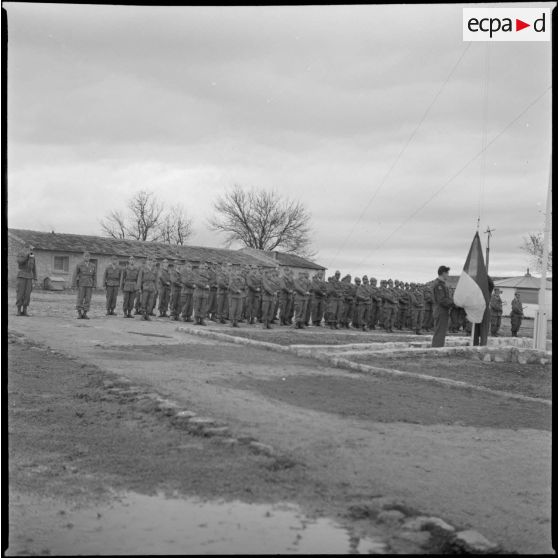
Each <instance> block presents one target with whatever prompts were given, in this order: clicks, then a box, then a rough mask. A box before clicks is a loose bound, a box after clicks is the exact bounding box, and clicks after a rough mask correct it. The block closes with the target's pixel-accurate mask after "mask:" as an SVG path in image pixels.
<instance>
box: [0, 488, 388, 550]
mask: <svg viewBox="0 0 558 558" xmlns="http://www.w3.org/2000/svg"><path fill="white" fill-rule="evenodd" d="M385 551H386V547H385V545H384V544H383V543H382V542H381V541H380V540H379V539H378V540H374V539H372V538H360V539H359V538H358V537H354V536H352V534H351V532H350V531H349V530H348V529H346V528H344V527H342V526H341V525H339V524H337V523H335V522H334V521H333V520H331V519H328V518H318V519H310V518H308V517H306V516H305V515H304V514H303V513H302V511H301V510H300V508H299V507H298V506H296V505H294V504H289V503H283V504H274V505H255V504H247V503H244V502H240V501H234V502H223V501H212V502H202V501H199V500H195V499H187V500H184V499H178V498H168V497H165V496H164V495H162V494H159V495H156V496H146V495H142V494H137V493H128V494H126V495H124V496H120V497H119V498H118V499H117V500H115V501H113V502H112V503H111V504H110V505H106V504H105V505H98V506H94V507H88V508H83V507H80V508H73V507H70V506H68V505H66V506H64V505H63V504H61V502H56V501H53V500H40V501H33V502H32V501H30V500H27V498H25V497H22V496H20V497H14V498H12V500H11V502H10V540H9V548H8V551H7V553H6V555H8V556H18V555H43V556H45V555H91V554H97V555H99V554H101V555H103V554H104V555H108V554H347V553H355V554H361V553H362V554H369V553H384V552H385Z"/></svg>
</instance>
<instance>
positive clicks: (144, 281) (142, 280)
mask: <svg viewBox="0 0 558 558" xmlns="http://www.w3.org/2000/svg"><path fill="white" fill-rule="evenodd" d="M137 289H138V291H140V292H141V313H142V314H143V319H144V320H151V318H150V317H149V309H150V308H151V307H152V302H153V298H154V296H155V292H156V289H157V271H156V269H155V265H154V261H153V258H152V257H151V256H147V258H146V259H145V264H144V266H143V267H141V268H140V270H139V273H138V282H137Z"/></svg>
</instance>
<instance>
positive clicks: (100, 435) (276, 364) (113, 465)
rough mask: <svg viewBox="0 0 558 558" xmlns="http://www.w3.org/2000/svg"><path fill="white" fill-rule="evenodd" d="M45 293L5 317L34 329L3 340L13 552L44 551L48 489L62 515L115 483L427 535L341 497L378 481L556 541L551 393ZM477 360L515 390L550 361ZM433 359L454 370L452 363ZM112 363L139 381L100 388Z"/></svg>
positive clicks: (546, 542)
mask: <svg viewBox="0 0 558 558" xmlns="http://www.w3.org/2000/svg"><path fill="white" fill-rule="evenodd" d="M34 294H35V293H34ZM41 295H42V298H41V296H36V297H35V299H34V304H32V307H31V308H30V310H31V313H32V314H33V317H32V318H17V317H15V316H9V324H8V327H9V330H10V331H12V332H13V334H14V335H23V336H25V338H26V339H28V340H31V341H32V342H33V343H37V344H39V345H40V346H39V347H33V346H32V345H29V344H28V343H13V344H10V345H9V347H10V353H9V361H8V398H9V432H8V434H9V452H10V498H11V500H10V531H11V544H12V547H11V549H12V550H13V554H29V553H31V554H41V553H47V552H49V547H48V544H47V543H46V542H45V541H46V539H45V536H44V532H45V530H46V528H47V527H48V526H51V525H50V524H48V522H46V520H44V521H41V519H40V518H38V517H37V516H36V515H33V513H32V510H33V509H34V508H33V504H32V503H33V502H35V503H36V502H37V501H51V499H53V501H54V502H56V504H55V508H56V509H58V511H63V512H64V514H62V515H61V516H60V517H63V520H62V519H60V517H59V519H60V521H61V522H62V523H60V525H62V527H60V526H59V528H60V529H62V528H63V527H64V521H66V519H68V518H70V517H71V514H72V513H74V512H73V511H72V510H74V509H76V507H79V506H81V507H83V506H86V507H87V506H88V507H91V506H94V505H97V503H99V504H100V503H101V502H106V501H110V500H112V499H113V498H114V497H115V496H114V494H115V492H119V491H124V492H126V491H133V492H136V493H140V494H154V493H156V492H158V491H163V492H168V493H172V494H175V495H178V496H177V497H181V498H186V497H190V496H197V497H200V498H204V499H215V498H224V499H227V500H241V501H244V502H251V503H254V502H258V503H277V502H285V501H288V502H293V503H296V504H298V505H300V506H301V507H302V509H303V510H304V512H305V513H306V514H308V515H309V516H312V517H316V516H324V517H325V516H327V517H332V518H335V519H336V520H338V521H340V522H342V523H343V524H344V525H346V526H347V528H349V529H351V533H352V536H353V537H357V538H358V537H366V536H379V537H381V538H382V540H384V541H386V542H387V544H388V546H387V550H388V552H392V553H394V552H395V553H396V552H427V551H428V547H427V546H426V547H424V546H423V547H420V545H418V544H417V543H416V541H414V542H413V543H411V542H409V540H407V539H405V538H402V536H401V531H400V529H398V528H395V527H394V526H390V525H386V524H381V523H379V522H378V521H374V520H372V519H371V518H366V519H363V518H362V517H356V516H355V515H354V514H353V515H351V513H349V512H348V510H350V509H352V507H353V508H354V506H359V505H366V504H367V503H369V502H370V501H371V500H372V499H373V498H374V497H378V496H388V497H393V498H395V499H397V500H398V501H400V502H402V503H403V504H404V508H403V509H405V510H407V511H409V510H415V511H420V513H425V514H429V515H435V516H438V517H441V518H443V519H444V520H446V521H448V522H450V523H452V524H453V525H455V526H457V527H458V528H472V529H476V530H478V531H480V532H481V533H483V534H484V535H485V536H486V537H488V538H489V539H490V540H493V541H495V542H497V543H499V544H501V545H502V546H503V547H505V548H506V549H507V550H510V551H516V552H520V553H530V552H534V553H543V552H552V546H551V541H550V448H551V446H550V443H551V434H550V419H551V408H550V407H549V406H548V405H544V404H542V403H536V402H520V401H512V400H509V399H504V398H501V397H498V396H496V395H493V394H490V393H478V392H472V391H471V390H467V389H458V388H450V387H441V386H434V385H432V384H425V383H423V382H421V381H420V380H414V379H412V378H404V379H401V378H397V379H396V378H386V377H382V378H378V377H374V378H373V377H369V376H366V375H364V374H355V373H350V372H347V371H343V370H340V369H336V368H333V367H330V366H325V365H324V364H322V363H319V362H317V361H315V360H313V359H311V358H300V357H296V356H294V355H289V354H279V353H273V352H270V351H266V350H262V349H257V348H253V347H246V346H239V345H233V344H227V343H222V342H217V341H212V340H209V339H207V340H206V339H201V338H199V337H194V336H190V335H187V334H185V333H181V332H178V331H176V325H177V324H176V323H175V322H171V321H169V320H163V319H160V320H154V321H153V322H143V321H140V320H139V319H136V320H124V319H123V318H122V316H117V317H108V316H104V315H103V314H104V312H102V308H103V301H102V297H101V296H98V297H96V298H95V299H94V306H93V309H92V312H91V316H92V319H91V320H89V321H82V320H75V317H74V315H73V312H72V310H71V299H70V298H69V297H67V295H66V296H65V297H62V296H61V295H58V294H47V293H45V294H43V293H41ZM181 325H183V324H181ZM246 329H247V326H245V327H244V328H240V331H241V332H242V331H243V330H244V331H246ZM315 329H316V330H317V328H315ZM274 331H275V330H271V332H268V331H264V332H263V333H264V334H266V335H267V334H268V333H272V334H273V332H274ZM311 331H312V330H310V329H309V330H305V331H304V334H305V335H307V336H309V335H310V332H311ZM235 333H236V332H235ZM293 333H300V332H295V331H294V330H292V331H290V332H289V333H288V335H291V334H293ZM336 333H337V332H336ZM285 335H287V334H285ZM313 339H314V338H313ZM266 340H270V339H269V338H268V339H266ZM278 342H283V343H285V340H283V341H281V340H279V341H278ZM310 342H312V341H308V340H307V339H305V340H304V343H310ZM343 342H344V343H346V342H347V341H346V340H345V341H343ZM349 342H353V341H349ZM368 342H370V341H368ZM320 343H321V342H320ZM45 347H50V348H51V349H53V350H54V351H55V353H52V352H51V351H48V350H45ZM407 364H410V363H407ZM446 364H448V363H446ZM482 364H483V365H484V366H491V370H492V371H495V372H496V374H495V377H502V376H504V375H505V374H510V382H509V384H505V383H504V384H503V385H510V389H511V388H512V387H513V386H512V384H516V383H517V384H518V385H519V384H521V387H520V389H521V392H522V393H523V392H525V393H527V392H528V391H529V390H532V391H533V392H534V393H538V394H540V395H539V396H541V397H546V396H547V394H548V385H549V382H550V378H549V373H548V371H547V370H546V369H545V368H544V367H541V366H540V365H539V368H537V365H529V366H528V367H527V366H526V368H525V370H527V368H529V370H531V371H532V372H533V376H532V377H531V378H529V379H528V381H526V380H527V378H525V379H524V380H525V381H524V383H523V384H522V383H521V379H520V377H521V375H520V373H519V369H516V368H518V365H515V369H512V368H509V366H511V365H508V368H505V367H502V368H498V366H499V365H502V366H503V365H504V364H505V363H490V364H488V363H482ZM386 365H387V363H386ZM399 365H400V363H398V364H397V367H399ZM495 365H498V366H495ZM390 366H391V367H395V366H393V363H391V364H390ZM402 366H403V365H402ZM531 367H534V368H531ZM443 368H444V370H445V372H444V374H446V373H447V374H448V376H447V377H457V376H453V375H452V374H458V372H457V371H458V370H459V369H460V368H461V366H460V365H459V364H458V363H457V362H454V363H449V365H445V366H444V367H443ZM472 370H473V372H471V374H469V381H471V382H478V383H479V384H481V385H483V384H482V380H483V377H484V376H483V373H482V370H480V368H479V369H478V370H477V369H472ZM429 373H432V371H431V370H429ZM122 377H123V378H127V379H129V380H131V382H132V384H133V386H136V387H137V388H138V392H137V393H132V394H131V395H130V394H128V395H124V394H122V393H116V394H115V393H114V392H111V391H110V390H107V389H106V388H105V384H104V383H103V382H106V381H107V379H109V380H111V379H112V380H113V381H114V380H115V379H118V378H122ZM516 380H517V382H516ZM498 389H502V386H500V385H499V386H498ZM147 392H156V393H158V394H160V395H161V396H165V397H168V398H169V399H172V400H173V401H175V402H176V403H177V405H179V407H180V408H184V409H188V410H191V411H193V412H196V413H197V414H199V415H201V416H210V417H213V418H214V419H215V420H217V421H218V422H219V424H225V425H227V426H228V427H229V429H230V432H231V435H232V436H234V437H235V438H236V439H239V440H240V439H242V438H250V437H251V438H253V439H255V440H258V441H259V442H262V443H264V444H268V445H271V446H272V447H273V448H274V453H273V455H272V456H267V455H263V454H259V453H254V452H253V451H250V450H249V448H248V447H247V446H246V445H245V444H242V443H239V444H236V445H234V446H228V445H225V444H223V443H222V442H221V443H220V442H219V440H218V439H217V438H205V437H200V436H193V435H192V434H190V433H187V432H184V431H183V430H180V429H177V428H176V426H175V425H173V424H172V422H171V421H170V420H169V418H168V417H166V416H164V415H162V414H161V413H160V412H157V411H156V410H154V409H153V407H152V406H150V405H149V402H148V401H146V400H145V398H144V397H143V396H142V393H147ZM55 508H53V509H55ZM57 513H58V512H57ZM409 513H410V512H409ZM68 523H71V519H68V521H67V522H66V525H67V524H68ZM67 529H71V528H67ZM62 530H63V529H62ZM430 550H432V548H431V549H430ZM155 553H156V552H155Z"/></svg>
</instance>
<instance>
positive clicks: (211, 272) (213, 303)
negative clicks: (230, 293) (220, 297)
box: [207, 262, 219, 322]
mask: <svg viewBox="0 0 558 558" xmlns="http://www.w3.org/2000/svg"><path fill="white" fill-rule="evenodd" d="M207 274H208V279H209V292H208V293H207V294H208V298H207V317H208V319H210V320H211V321H212V322H216V321H217V319H216V316H217V291H218V290H219V286H218V285H217V262H210V264H209V267H208V269H207Z"/></svg>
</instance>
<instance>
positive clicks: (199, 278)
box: [194, 263, 210, 326]
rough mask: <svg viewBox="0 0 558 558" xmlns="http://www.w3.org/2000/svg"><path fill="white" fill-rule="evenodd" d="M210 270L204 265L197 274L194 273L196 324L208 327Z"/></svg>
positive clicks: (201, 265)
mask: <svg viewBox="0 0 558 558" xmlns="http://www.w3.org/2000/svg"><path fill="white" fill-rule="evenodd" d="M209 280H210V277H209V270H208V268H207V265H206V264H204V263H202V264H200V267H199V268H198V270H197V272H196V273H194V285H195V288H194V323H195V324H197V325H202V326H204V325H206V323H205V318H207V303H208V300H209V289H210V286H209Z"/></svg>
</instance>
